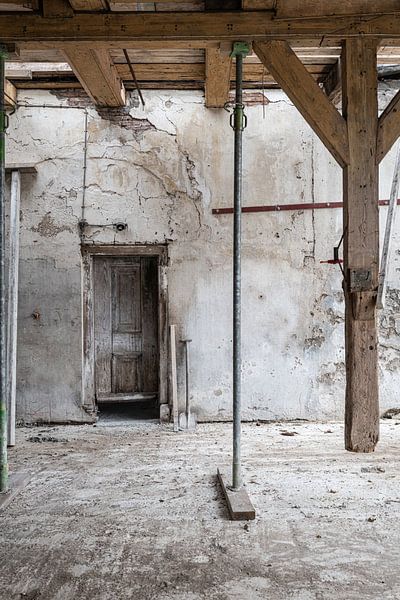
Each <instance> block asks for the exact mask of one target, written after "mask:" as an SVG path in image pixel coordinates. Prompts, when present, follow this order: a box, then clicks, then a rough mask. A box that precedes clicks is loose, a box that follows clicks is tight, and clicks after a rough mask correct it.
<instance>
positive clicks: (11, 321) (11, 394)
mask: <svg viewBox="0 0 400 600" xmlns="http://www.w3.org/2000/svg"><path fill="white" fill-rule="evenodd" d="M20 199H21V174H20V172H19V171H13V172H12V174H11V201H10V231H9V255H8V256H9V262H8V306H7V317H8V318H7V404H8V445H9V446H15V416H16V391H17V329H18V264H19V211H20Z"/></svg>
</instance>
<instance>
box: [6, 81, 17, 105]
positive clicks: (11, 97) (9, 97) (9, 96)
mask: <svg viewBox="0 0 400 600" xmlns="http://www.w3.org/2000/svg"><path fill="white" fill-rule="evenodd" d="M4 99H5V104H6V106H15V105H16V103H17V88H16V87H15V86H14V85H13V84H12V83H11V81H8V79H6V80H5V87H4Z"/></svg>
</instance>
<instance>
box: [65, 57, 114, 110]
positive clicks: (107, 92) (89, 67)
mask: <svg viewBox="0 0 400 600" xmlns="http://www.w3.org/2000/svg"><path fill="white" fill-rule="evenodd" d="M64 54H65V57H66V59H67V61H68V63H69V64H70V66H71V68H72V70H73V71H74V73H75V75H76V77H77V78H78V79H79V81H80V82H81V84H82V86H83V88H84V89H85V90H86V92H87V93H88V94H89V96H90V97H91V98H92V100H93V101H94V102H95V103H96V104H97V105H98V106H110V107H117V106H124V105H125V88H124V85H123V83H122V81H121V78H120V77H119V75H118V72H117V70H116V68H115V65H114V64H113V63H112V61H111V57H110V54H109V52H108V51H107V50H91V49H89V48H79V47H78V48H75V49H73V48H69V49H68V50H65V51H64Z"/></svg>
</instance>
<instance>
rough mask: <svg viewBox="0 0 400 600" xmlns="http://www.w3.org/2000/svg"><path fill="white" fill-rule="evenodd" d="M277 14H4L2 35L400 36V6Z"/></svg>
mask: <svg viewBox="0 0 400 600" xmlns="http://www.w3.org/2000/svg"><path fill="white" fill-rule="evenodd" d="M374 14H375V16H374V18H373V19H371V18H370V17H362V16H359V15H358V16H357V15H351V16H347V15H341V16H333V17H332V16H319V17H307V18H299V19H275V18H274V13H273V12H272V11H256V12H254V11H237V12H197V13H190V12H175V13H170V12H165V13H140V12H139V13H123V14H122V13H107V14H101V13H94V14H82V13H80V14H75V15H74V16H72V17H71V18H67V19H54V18H47V19H46V18H43V17H40V16H39V15H35V14H31V13H29V14H22V13H21V14H16V15H12V16H10V15H8V14H7V15H0V39H2V41H3V42H7V41H12V42H19V41H22V42H23V41H25V42H26V41H35V40H36V41H46V40H47V41H51V42H57V41H58V42H66V41H71V42H74V43H75V44H78V43H80V42H91V41H100V42H119V43H120V44H121V45H122V47H124V45H125V42H127V41H128V40H131V41H132V40H137V41H139V40H164V41H168V40H174V41H180V40H187V41H190V40H207V41H213V40H216V41H229V40H230V41H235V40H238V39H241V40H267V39H285V40H289V39H295V38H298V39H302V38H305V39H308V38H317V39H319V40H321V39H322V38H323V37H325V38H328V39H329V40H330V41H331V43H333V41H334V40H336V41H337V40H342V39H346V38H349V37H354V36H356V35H358V34H362V35H363V36H373V37H377V38H382V39H383V38H385V39H386V38H388V39H393V38H396V39H400V11H397V12H393V13H392V14H390V15H388V14H386V15H385V14H381V13H378V12H376V13H374Z"/></svg>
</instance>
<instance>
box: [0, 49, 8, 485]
mask: <svg viewBox="0 0 400 600" xmlns="http://www.w3.org/2000/svg"><path fill="white" fill-rule="evenodd" d="M5 58H6V52H5V50H4V48H0V493H2V492H6V491H7V489H8V457H7V425H8V424H7V390H6V322H5V207H4V205H5V175H6V169H5V167H6V165H5V142H6V139H5V138H6V136H5V130H6V113H5V98H4V87H5V81H4V75H5V73H4V63H5Z"/></svg>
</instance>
